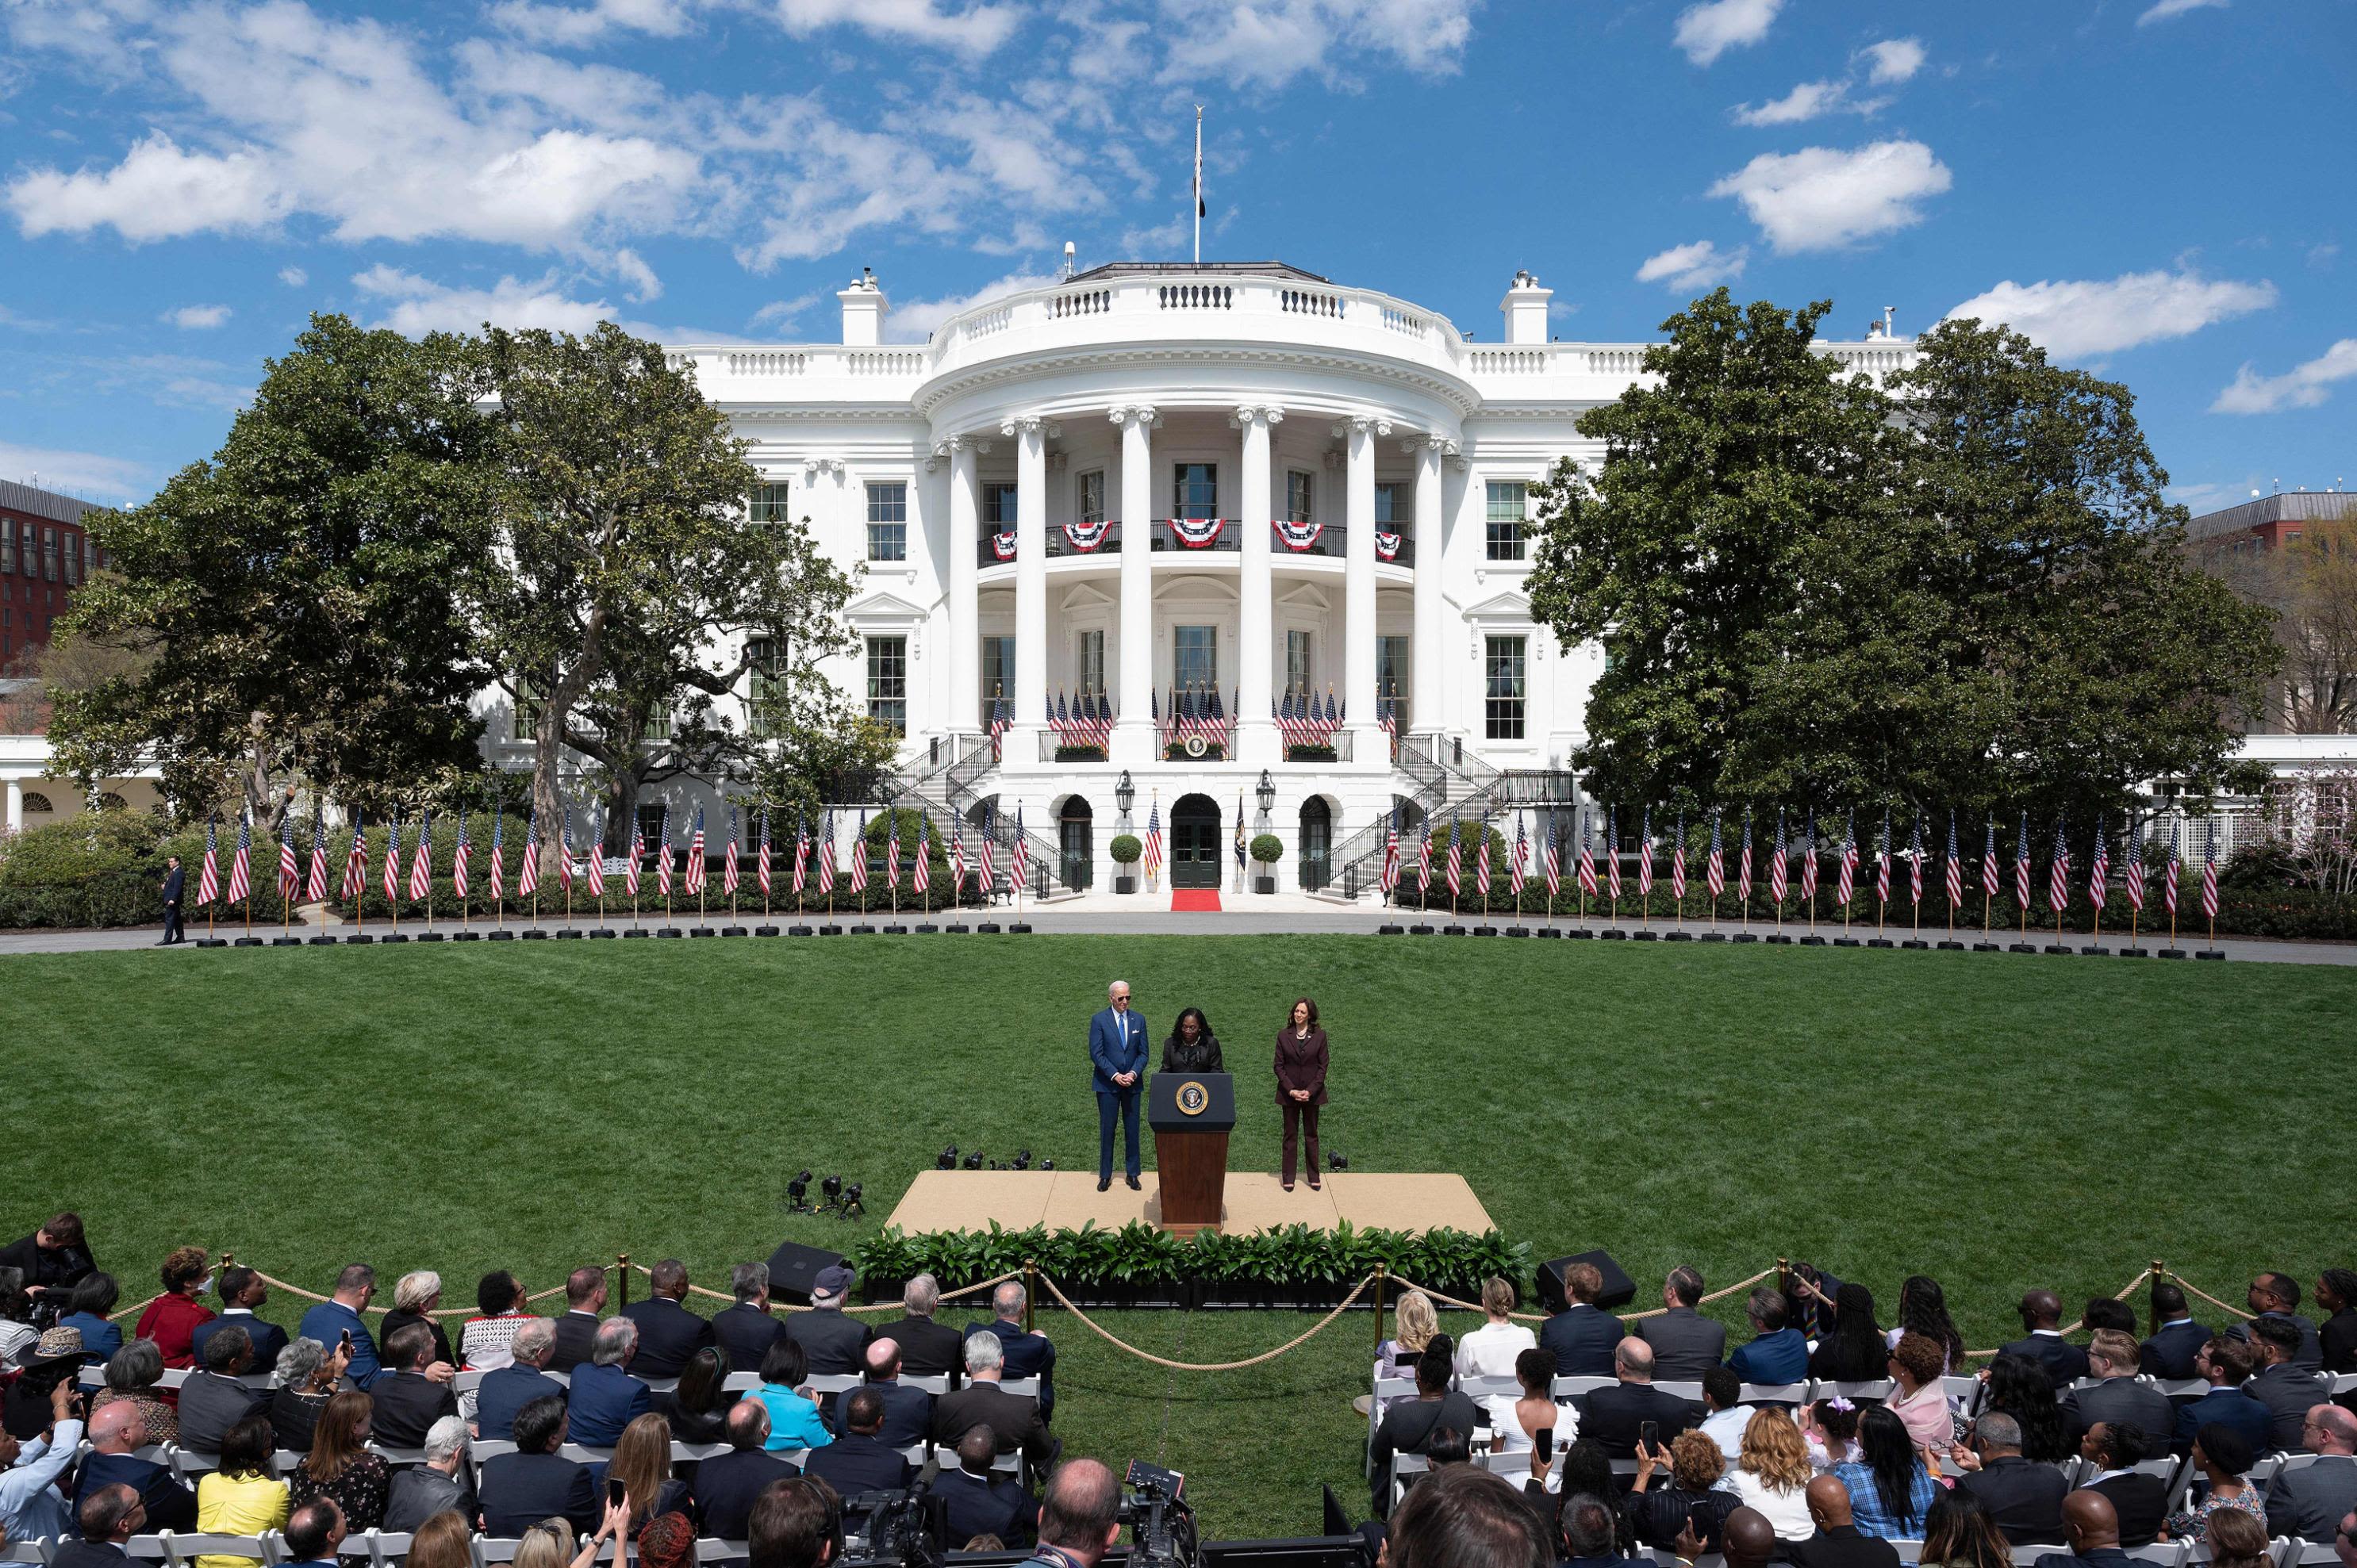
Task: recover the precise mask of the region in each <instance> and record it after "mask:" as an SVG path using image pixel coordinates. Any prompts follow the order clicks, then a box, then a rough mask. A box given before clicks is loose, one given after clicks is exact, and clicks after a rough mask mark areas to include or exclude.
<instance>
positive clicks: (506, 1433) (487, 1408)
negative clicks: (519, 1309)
mask: <svg viewBox="0 0 2357 1568" xmlns="http://www.w3.org/2000/svg"><path fill="white" fill-rule="evenodd" d="M555 1354H556V1325H555V1324H554V1323H551V1322H550V1321H549V1320H548V1319H546V1318H544V1317H535V1318H533V1319H532V1320H530V1321H529V1322H526V1323H521V1324H518V1325H517V1326H516V1331H515V1333H514V1334H513V1335H511V1337H509V1339H508V1356H509V1360H508V1364H507V1365H506V1366H504V1367H497V1368H494V1369H491V1370H490V1371H488V1372H485V1373H484V1374H483V1380H482V1381H481V1382H479V1383H477V1384H476V1385H475V1432H476V1434H477V1435H478V1436H479V1437H482V1438H484V1439H485V1440H486V1441H489V1442H493V1443H509V1442H512V1441H514V1435H515V1432H514V1429H515V1418H516V1412H518V1411H520V1410H522V1409H523V1407H524V1406H526V1405H528V1404H530V1403H531V1402H533V1401H534V1400H537V1399H547V1398H548V1397H550V1396H551V1395H555V1396H557V1397H559V1398H563V1397H565V1385H564V1384H563V1383H560V1382H558V1381H557V1380H555V1379H554V1378H552V1377H550V1376H549V1375H548V1373H547V1371H546V1368H547V1366H548V1364H549V1361H550V1360H551V1359H553V1358H554V1356H555Z"/></svg>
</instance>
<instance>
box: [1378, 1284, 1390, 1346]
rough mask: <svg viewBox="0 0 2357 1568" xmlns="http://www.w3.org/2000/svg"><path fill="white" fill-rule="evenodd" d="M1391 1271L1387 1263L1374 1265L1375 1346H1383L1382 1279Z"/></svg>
mask: <svg viewBox="0 0 2357 1568" xmlns="http://www.w3.org/2000/svg"><path fill="white" fill-rule="evenodd" d="M1390 1273H1391V1265H1390V1264H1389V1263H1377V1264H1376V1265H1375V1348H1376V1349H1377V1350H1378V1351H1380V1350H1382V1349H1383V1281H1384V1279H1385V1278H1386V1277H1387V1276H1388V1275H1389V1274H1390Z"/></svg>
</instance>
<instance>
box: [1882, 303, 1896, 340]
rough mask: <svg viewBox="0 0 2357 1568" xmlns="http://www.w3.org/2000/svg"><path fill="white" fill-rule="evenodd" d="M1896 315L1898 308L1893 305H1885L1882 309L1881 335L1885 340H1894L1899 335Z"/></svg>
mask: <svg viewBox="0 0 2357 1568" xmlns="http://www.w3.org/2000/svg"><path fill="white" fill-rule="evenodd" d="M1898 314H1899V307H1898V306H1895V305H1886V306H1883V307H1882V335H1883V336H1884V337H1885V338H1895V337H1897V336H1898V335H1899V327H1898V322H1897V320H1896V317H1897V316H1898Z"/></svg>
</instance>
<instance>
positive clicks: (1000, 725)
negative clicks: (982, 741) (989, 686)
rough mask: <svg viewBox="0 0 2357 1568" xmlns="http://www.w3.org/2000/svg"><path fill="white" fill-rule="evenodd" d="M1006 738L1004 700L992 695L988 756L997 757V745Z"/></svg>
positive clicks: (1002, 697)
mask: <svg viewBox="0 0 2357 1568" xmlns="http://www.w3.org/2000/svg"><path fill="white" fill-rule="evenodd" d="M1004 739H1006V697H1005V695H1003V694H994V695H993V696H992V697H991V699H990V755H991V757H992V759H993V760H996V758H997V757H998V750H999V743H1000V742H1001V741H1003V740H1004Z"/></svg>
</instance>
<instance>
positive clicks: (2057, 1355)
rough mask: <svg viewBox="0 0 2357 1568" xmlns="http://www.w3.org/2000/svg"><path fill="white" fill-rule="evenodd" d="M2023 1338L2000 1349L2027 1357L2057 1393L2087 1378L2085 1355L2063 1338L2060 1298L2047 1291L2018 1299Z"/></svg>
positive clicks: (2008, 1353) (2031, 1292) (2006, 1353)
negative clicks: (2044, 1373)
mask: <svg viewBox="0 0 2357 1568" xmlns="http://www.w3.org/2000/svg"><path fill="white" fill-rule="evenodd" d="M2020 1312H2021V1327H2022V1334H2023V1337H2021V1338H2019V1339H2016V1340H2014V1341H2013V1342H2012V1343H2011V1344H2009V1345H2005V1346H2001V1347H2000V1350H2001V1352H2002V1353H2003V1354H2005V1355H2008V1356H2027V1357H2029V1359H2031V1360H2033V1361H2035V1362H2037V1363H2038V1364H2039V1365H2040V1366H2041V1367H2043V1368H2045V1369H2046V1380H2047V1382H2048V1383H2049V1384H2050V1385H2051V1386H2052V1387H2053V1388H2054V1390H2055V1391H2057V1392H2058V1393H2059V1392H2060V1391H2062V1390H2064V1389H2067V1388H2069V1387H2070V1386H2071V1385H2072V1383H2075V1382H2077V1381H2078V1380H2080V1379H2081V1378H2083V1377H2085V1376H2086V1375H2087V1353H2086V1352H2085V1351H2084V1350H2082V1349H2080V1348H2078V1347H2077V1346H2076V1345H2073V1344H2072V1343H2071V1342H2070V1341H2069V1340H2067V1339H2065V1338H2063V1337H2062V1330H2061V1326H2060V1325H2061V1322H2062V1298H2061V1296H2059V1295H2056V1294H2054V1293H2053V1292H2052V1291H2050V1290H2034V1291H2029V1292H2027V1293H2025V1294H2023V1296H2022V1298H2021V1306H2020Z"/></svg>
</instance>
